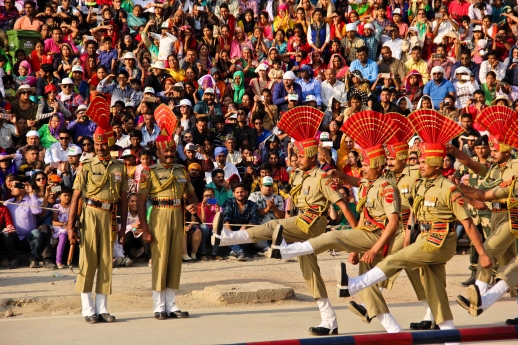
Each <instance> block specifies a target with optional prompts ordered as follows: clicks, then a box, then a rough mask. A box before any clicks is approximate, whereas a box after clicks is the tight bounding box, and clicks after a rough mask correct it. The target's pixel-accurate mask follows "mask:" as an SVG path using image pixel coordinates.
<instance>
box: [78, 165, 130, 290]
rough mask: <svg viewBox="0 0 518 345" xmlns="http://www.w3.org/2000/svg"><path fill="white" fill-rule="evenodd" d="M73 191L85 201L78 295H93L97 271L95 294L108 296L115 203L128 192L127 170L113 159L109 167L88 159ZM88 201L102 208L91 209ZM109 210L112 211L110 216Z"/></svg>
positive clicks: (80, 243)
mask: <svg viewBox="0 0 518 345" xmlns="http://www.w3.org/2000/svg"><path fill="white" fill-rule="evenodd" d="M73 189H75V190H80V191H81V192H82V197H83V205H82V207H83V209H82V212H81V217H80V223H81V241H80V242H79V248H80V250H81V252H80V255H79V273H78V274H77V280H76V291H77V292H81V293H88V292H92V288H93V283H94V278H95V273H96V271H97V279H96V284H95V292H96V293H97V294H103V295H109V294H111V290H112V259H113V241H115V238H116V236H117V232H116V230H117V223H116V218H115V215H116V203H117V202H118V201H119V199H120V195H121V193H125V192H126V191H127V190H128V178H127V176H126V166H125V165H124V164H123V163H120V162H118V161H116V160H115V159H110V160H109V161H108V163H107V166H105V165H104V163H103V162H102V161H100V160H99V157H94V158H92V159H89V160H87V161H85V162H83V164H82V168H81V171H80V172H79V173H78V174H77V176H76V179H75V181H74V186H73ZM85 198H89V199H92V200H95V201H97V202H99V203H101V204H102V206H100V207H93V206H88V205H86V202H85ZM110 208H111V209H113V210H112V211H111V212H110Z"/></svg>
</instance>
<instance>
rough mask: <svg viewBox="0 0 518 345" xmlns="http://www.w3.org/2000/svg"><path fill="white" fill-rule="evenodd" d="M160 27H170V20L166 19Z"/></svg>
mask: <svg viewBox="0 0 518 345" xmlns="http://www.w3.org/2000/svg"><path fill="white" fill-rule="evenodd" d="M160 28H162V29H169V21H168V20H164V22H163V23H162V25H160Z"/></svg>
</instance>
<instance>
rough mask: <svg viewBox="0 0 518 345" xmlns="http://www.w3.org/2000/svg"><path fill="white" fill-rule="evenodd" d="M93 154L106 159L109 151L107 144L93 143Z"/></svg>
mask: <svg viewBox="0 0 518 345" xmlns="http://www.w3.org/2000/svg"><path fill="white" fill-rule="evenodd" d="M94 149H95V154H96V155H98V156H100V157H108V156H109V155H110V150H109V147H108V143H102V144H101V143H95V144H94Z"/></svg>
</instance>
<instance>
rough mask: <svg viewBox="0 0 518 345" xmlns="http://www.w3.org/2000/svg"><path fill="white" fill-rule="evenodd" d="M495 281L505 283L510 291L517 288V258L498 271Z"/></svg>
mask: <svg viewBox="0 0 518 345" xmlns="http://www.w3.org/2000/svg"><path fill="white" fill-rule="evenodd" d="M496 279H501V280H503V281H505V282H506V283H507V285H508V286H509V288H510V290H511V291H513V290H515V289H514V288H515V287H516V286H518V257H515V258H514V259H512V260H511V262H509V264H508V265H507V266H505V267H502V268H501V269H500V272H499V273H498V274H497V275H496Z"/></svg>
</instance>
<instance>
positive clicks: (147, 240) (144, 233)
mask: <svg viewBox="0 0 518 345" xmlns="http://www.w3.org/2000/svg"><path fill="white" fill-rule="evenodd" d="M142 241H144V242H145V243H151V242H153V236H152V235H151V233H150V232H149V231H147V230H146V231H142Z"/></svg>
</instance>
